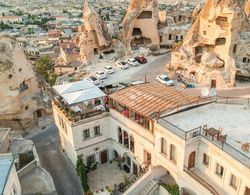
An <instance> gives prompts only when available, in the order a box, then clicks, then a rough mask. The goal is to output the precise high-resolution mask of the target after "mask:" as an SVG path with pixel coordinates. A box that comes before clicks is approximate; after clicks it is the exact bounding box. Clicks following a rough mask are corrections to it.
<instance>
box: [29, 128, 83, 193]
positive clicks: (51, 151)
mask: <svg viewBox="0 0 250 195" xmlns="http://www.w3.org/2000/svg"><path fill="white" fill-rule="evenodd" d="M30 139H31V140H32V141H33V142H34V143H35V146H36V149H37V152H38V155H39V158H40V161H41V164H42V166H43V167H44V168H45V169H46V170H47V171H48V172H49V173H50V174H51V176H52V178H53V180H54V184H55V187H56V191H57V194H58V195H81V194H83V191H82V187H81V183H80V180H79V179H78V176H77V174H76V171H75V168H74V166H73V165H72V163H71V162H70V161H69V160H68V159H67V157H66V155H65V154H64V153H63V152H62V151H61V149H60V143H59V135H58V129H57V127H56V126H55V125H54V124H53V125H50V126H49V127H48V128H47V129H45V130H42V131H41V132H40V133H38V134H36V135H33V136H32V137H30Z"/></svg>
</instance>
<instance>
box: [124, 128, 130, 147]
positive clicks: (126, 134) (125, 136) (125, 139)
mask: <svg viewBox="0 0 250 195" xmlns="http://www.w3.org/2000/svg"><path fill="white" fill-rule="evenodd" d="M128 142H129V139H128V133H127V132H126V131H123V143H124V146H125V147H126V148H129V144H128Z"/></svg>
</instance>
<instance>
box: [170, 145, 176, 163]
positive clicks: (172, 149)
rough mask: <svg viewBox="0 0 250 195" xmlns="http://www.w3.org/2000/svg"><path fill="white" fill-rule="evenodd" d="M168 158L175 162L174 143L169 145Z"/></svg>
mask: <svg viewBox="0 0 250 195" xmlns="http://www.w3.org/2000/svg"><path fill="white" fill-rule="evenodd" d="M170 160H172V161H174V162H176V147H175V145H173V144H171V145H170Z"/></svg>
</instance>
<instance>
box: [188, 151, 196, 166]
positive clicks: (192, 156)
mask: <svg viewBox="0 0 250 195" xmlns="http://www.w3.org/2000/svg"><path fill="white" fill-rule="evenodd" d="M194 166H195V151H194V152H192V153H191V154H190V155H189V158H188V169H191V168H193V167H194Z"/></svg>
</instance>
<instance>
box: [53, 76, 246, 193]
mask: <svg viewBox="0 0 250 195" xmlns="http://www.w3.org/2000/svg"><path fill="white" fill-rule="evenodd" d="M54 90H55V94H56V95H55V98H54V100H53V112H54V118H55V123H56V125H57V127H58V129H59V134H60V143H61V147H62V149H63V150H64V151H65V153H66V154H67V156H68V158H69V159H70V160H71V162H72V163H73V164H74V165H75V164H76V161H77V157H81V158H82V159H83V161H84V163H85V164H86V165H88V166H91V165H93V164H95V163H98V166H99V165H100V166H102V164H105V163H107V162H109V161H110V160H115V159H117V158H119V157H122V159H123V161H122V164H121V166H122V167H123V168H124V170H125V168H126V169H128V172H129V173H130V174H131V175H130V177H129V181H128V182H126V183H121V184H118V185H117V186H116V188H115V189H114V190H115V192H116V193H117V192H118V194H127V195H134V194H150V193H151V194H160V193H159V192H158V191H157V190H158V189H159V188H157V186H159V185H160V183H161V182H160V181H163V180H162V178H165V179H167V182H169V181H173V183H175V184H177V185H178V186H179V188H180V194H181V195H184V194H190V195H191V194H192V195H195V194H197V195H199V194H207V195H209V194H213V195H222V194H223V195H224V194H227V195H234V194H240V195H249V194H250V180H249V178H250V170H249V167H250V155H249V151H250V144H249V143H250V142H249V141H250V137H249V122H248V121H249V117H250V111H249V108H247V107H246V104H247V102H248V100H247V99H230V98H225V99H220V101H219V100H217V102H215V101H214V100H213V99H207V98H206V99H204V98H200V97H197V96H191V95H188V94H186V93H184V92H180V91H177V90H175V89H173V88H169V87H165V86H163V85H159V84H156V83H144V84H139V85H136V86H131V87H127V88H125V89H122V90H119V91H117V92H115V93H113V94H111V95H109V96H108V97H107V96H105V94H103V92H102V91H100V89H99V88H98V87H96V86H94V85H93V84H92V83H89V82H88V81H80V82H75V83H70V84H64V85H59V86H54ZM235 101H237V102H238V103H239V104H237V105H235V104H233V103H235ZM156 102H157V103H156ZM231 103H232V104H231ZM221 116H223V117H221ZM159 180H160V181H159ZM164 181H166V180H164ZM152 182H153V185H152ZM158 182H159V183H158Z"/></svg>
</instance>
